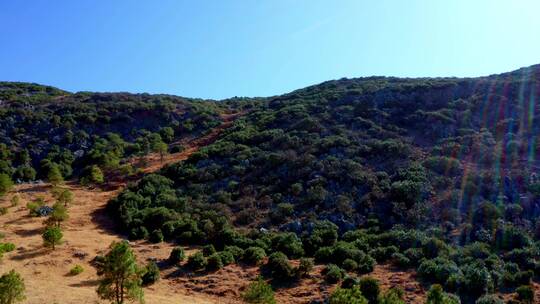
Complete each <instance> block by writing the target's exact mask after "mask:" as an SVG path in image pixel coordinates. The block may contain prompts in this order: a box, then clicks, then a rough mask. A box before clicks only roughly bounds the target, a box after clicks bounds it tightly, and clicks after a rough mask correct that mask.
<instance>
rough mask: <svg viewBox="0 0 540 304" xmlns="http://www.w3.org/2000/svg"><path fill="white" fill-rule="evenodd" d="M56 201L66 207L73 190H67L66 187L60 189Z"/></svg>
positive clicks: (71, 197) (69, 202)
mask: <svg viewBox="0 0 540 304" xmlns="http://www.w3.org/2000/svg"><path fill="white" fill-rule="evenodd" d="M56 201H57V202H58V203H60V204H63V205H64V207H67V206H68V205H69V204H71V203H72V202H73V192H71V191H69V190H68V189H62V190H60V192H59V193H58V197H57V198H56Z"/></svg>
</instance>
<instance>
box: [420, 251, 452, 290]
mask: <svg viewBox="0 0 540 304" xmlns="http://www.w3.org/2000/svg"><path fill="white" fill-rule="evenodd" d="M417 272H418V275H419V276H420V277H421V278H422V279H423V280H425V281H427V282H432V283H438V284H444V283H446V281H447V280H448V277H449V276H450V275H451V274H455V273H459V268H458V267H457V265H456V263H454V262H453V261H450V260H448V259H445V258H441V257H439V258H435V259H433V260H424V261H423V262H422V263H421V264H420V266H418V270H417Z"/></svg>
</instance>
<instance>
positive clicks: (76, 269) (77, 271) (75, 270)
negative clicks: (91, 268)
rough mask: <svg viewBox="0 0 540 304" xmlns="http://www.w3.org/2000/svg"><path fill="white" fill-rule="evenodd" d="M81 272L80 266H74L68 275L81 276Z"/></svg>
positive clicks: (82, 269)
mask: <svg viewBox="0 0 540 304" xmlns="http://www.w3.org/2000/svg"><path fill="white" fill-rule="evenodd" d="M83 271H84V268H83V267H82V266H81V265H75V266H73V268H71V269H70V270H69V274H70V275H72V276H76V275H78V274H81V273H82V272H83Z"/></svg>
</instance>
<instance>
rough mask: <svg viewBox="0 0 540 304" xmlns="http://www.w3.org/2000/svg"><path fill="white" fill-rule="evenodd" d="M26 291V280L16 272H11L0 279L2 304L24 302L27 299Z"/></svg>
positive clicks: (0, 300)
mask: <svg viewBox="0 0 540 304" xmlns="http://www.w3.org/2000/svg"><path fill="white" fill-rule="evenodd" d="M24 291H25V286H24V280H23V279H22V278H21V276H20V275H19V274H18V273H17V272H15V270H11V271H10V272H8V273H5V274H3V275H2V276H1V277H0V303H2V304H14V303H17V302H22V301H24V299H25V296H24Z"/></svg>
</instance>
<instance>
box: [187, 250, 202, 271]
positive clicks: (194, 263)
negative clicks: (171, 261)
mask: <svg viewBox="0 0 540 304" xmlns="http://www.w3.org/2000/svg"><path fill="white" fill-rule="evenodd" d="M206 264H207V261H206V257H205V256H204V255H203V254H202V252H200V251H198V252H196V253H194V254H192V255H190V256H189V257H188V261H187V266H188V267H190V268H191V269H193V270H200V269H203V268H205V267H206Z"/></svg>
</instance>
